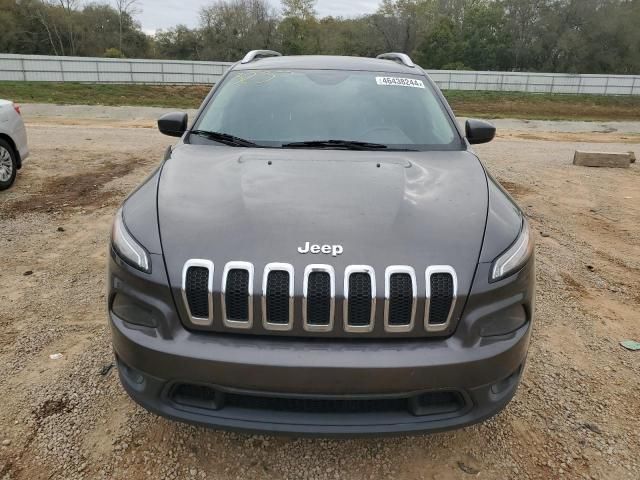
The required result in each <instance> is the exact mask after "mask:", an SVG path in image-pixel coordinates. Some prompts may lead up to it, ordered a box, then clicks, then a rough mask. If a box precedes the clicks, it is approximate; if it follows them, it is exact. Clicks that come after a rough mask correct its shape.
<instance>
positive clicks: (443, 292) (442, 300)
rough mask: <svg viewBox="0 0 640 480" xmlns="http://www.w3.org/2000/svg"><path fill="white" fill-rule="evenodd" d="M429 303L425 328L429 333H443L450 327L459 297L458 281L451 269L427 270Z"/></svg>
mask: <svg viewBox="0 0 640 480" xmlns="http://www.w3.org/2000/svg"><path fill="white" fill-rule="evenodd" d="M426 281H427V299H426V300H427V301H426V312H425V327H426V329H427V331H431V332H441V331H445V330H446V329H447V328H448V327H449V323H450V322H451V316H452V313H453V309H454V307H455V302H456V295H457V279H456V274H455V271H454V270H453V269H452V268H451V267H430V268H429V269H427V275H426Z"/></svg>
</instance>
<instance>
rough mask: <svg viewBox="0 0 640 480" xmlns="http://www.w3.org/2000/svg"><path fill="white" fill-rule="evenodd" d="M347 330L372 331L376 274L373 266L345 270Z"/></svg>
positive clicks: (345, 316)
mask: <svg viewBox="0 0 640 480" xmlns="http://www.w3.org/2000/svg"><path fill="white" fill-rule="evenodd" d="M344 291H345V308H344V310H345V312H344V318H345V330H346V331H348V332H371V331H372V330H373V327H374V315H375V296H376V293H375V275H374V272H373V268H371V267H348V268H347V270H346V271H345V289H344Z"/></svg>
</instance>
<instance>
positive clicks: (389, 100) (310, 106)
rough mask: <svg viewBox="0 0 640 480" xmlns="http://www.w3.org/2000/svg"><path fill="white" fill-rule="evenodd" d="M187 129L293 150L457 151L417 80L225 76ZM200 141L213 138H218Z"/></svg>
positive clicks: (436, 104)
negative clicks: (352, 147)
mask: <svg viewBox="0 0 640 480" xmlns="http://www.w3.org/2000/svg"><path fill="white" fill-rule="evenodd" d="M194 130H198V131H199V132H200V133H201V134H202V133H206V132H212V133H213V132H215V133H218V134H219V133H222V134H226V135H227V136H233V137H235V138H237V139H242V140H243V141H248V142H251V143H254V144H256V145H257V146H263V147H285V148H294V147H296V146H297V147H300V146H301V145H300V143H310V142H311V143H312V144H313V143H315V145H311V146H314V147H322V148H340V147H341V146H343V147H344V146H345V145H347V146H349V145H348V144H345V142H352V143H353V142H363V143H367V144H369V145H372V146H374V148H389V149H403V150H447V149H460V148H461V146H462V143H461V140H460V137H459V136H458V133H457V131H456V130H455V128H454V126H453V123H452V121H451V118H450V117H449V115H448V114H447V112H446V111H445V109H444V107H443V105H442V103H441V102H440V100H439V99H438V98H437V96H436V94H435V92H434V91H433V89H432V87H431V85H430V84H429V83H428V82H427V81H425V79H424V77H422V76H419V75H407V74H393V75H392V74H388V73H375V72H361V71H335V70H287V71H276V70H244V71H237V72H231V73H230V74H229V75H228V76H227V77H226V79H225V80H224V82H223V83H222V84H221V85H220V87H219V88H218V89H217V91H216V92H215V94H214V96H213V98H212V100H211V101H210V102H209V104H208V105H207V106H206V108H205V110H204V113H203V114H202V116H201V117H200V119H199V121H198V122H197V125H196V126H195V127H194ZM208 138H209V140H210V141H219V136H218V138H216V137H214V136H211V135H210V136H209V137H208ZM335 141H338V142H335ZM327 142H333V143H327ZM227 144H229V143H227ZM290 144H292V145H290ZM295 144H297V145H295ZM234 146H246V145H242V144H241V142H240V143H239V144H237V145H234ZM302 146H303V145H302ZM356 146H358V147H359V148H362V147H361V146H360V145H356ZM364 148H367V147H366V146H365V147H364Z"/></svg>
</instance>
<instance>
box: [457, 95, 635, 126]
mask: <svg viewBox="0 0 640 480" xmlns="http://www.w3.org/2000/svg"><path fill="white" fill-rule="evenodd" d="M444 94H445V96H446V97H447V99H448V100H449V103H450V104H451V108H453V110H454V111H455V112H456V115H459V116H465V117H484V118H522V119H529V120H586V121H598V120H600V121H604V120H617V121H621V120H632V121H633V120H636V121H637V120H640V96H605V95H561V94H553V95H552V94H546V93H545V94H537V93H514V92H473V91H456V90H449V91H445V92H444Z"/></svg>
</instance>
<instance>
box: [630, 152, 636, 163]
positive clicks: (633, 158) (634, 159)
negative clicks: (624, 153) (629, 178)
mask: <svg viewBox="0 0 640 480" xmlns="http://www.w3.org/2000/svg"><path fill="white" fill-rule="evenodd" d="M629 157H631V163H636V153H635V152H629Z"/></svg>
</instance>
